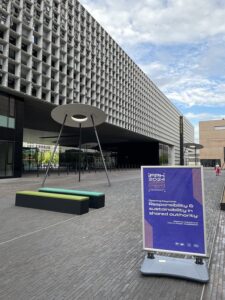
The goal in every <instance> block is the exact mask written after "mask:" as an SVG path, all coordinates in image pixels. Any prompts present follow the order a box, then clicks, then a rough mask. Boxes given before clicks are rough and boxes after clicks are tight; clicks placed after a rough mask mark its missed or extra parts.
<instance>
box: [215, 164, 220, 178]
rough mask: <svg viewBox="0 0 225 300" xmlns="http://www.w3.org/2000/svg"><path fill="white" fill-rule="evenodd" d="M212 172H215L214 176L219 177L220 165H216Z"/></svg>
mask: <svg viewBox="0 0 225 300" xmlns="http://www.w3.org/2000/svg"><path fill="white" fill-rule="evenodd" d="M214 170H215V173H216V176H219V175H220V173H221V168H220V165H216V166H215V168H214Z"/></svg>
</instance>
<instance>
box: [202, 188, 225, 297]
mask: <svg viewBox="0 0 225 300" xmlns="http://www.w3.org/2000/svg"><path fill="white" fill-rule="evenodd" d="M224 193H225V184H224V186H223V192H222V195H221V199H220V202H222V200H223V197H224ZM221 212H222V211H221V209H220V212H219V216H218V221H217V224H216V228H215V232H214V236H213V242H212V249H211V252H210V255H209V260H208V267H210V263H211V258H212V254H213V251H214V244H215V240H216V236H217V231H218V227H219V222H220V216H221ZM205 287H206V283H204V285H203V288H202V293H201V297H200V300H204V298H203V297H204V293H205Z"/></svg>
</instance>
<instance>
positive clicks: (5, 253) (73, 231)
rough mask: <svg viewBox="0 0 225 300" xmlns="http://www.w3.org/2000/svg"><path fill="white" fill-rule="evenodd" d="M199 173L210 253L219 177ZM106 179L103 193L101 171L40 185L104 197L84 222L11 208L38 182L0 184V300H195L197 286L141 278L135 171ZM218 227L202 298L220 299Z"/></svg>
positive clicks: (224, 236)
mask: <svg viewBox="0 0 225 300" xmlns="http://www.w3.org/2000/svg"><path fill="white" fill-rule="evenodd" d="M204 175H205V198H206V199H205V201H206V225H207V240H208V252H209V253H210V252H211V251H212V249H213V245H212V242H213V238H214V235H215V230H216V226H217V223H218V218H219V215H220V209H219V202H220V198H221V194H222V190H223V185H224V177H225V176H224V174H222V176H217V177H216V176H215V174H214V173H213V171H212V170H205V172H204ZM110 178H111V181H112V186H111V187H108V186H107V181H106V179H105V175H104V173H103V172H97V173H90V174H89V173H88V174H82V181H81V182H80V183H78V182H77V179H78V176H77V175H74V176H73V175H68V176H67V175H65V176H62V175H61V176H57V175H51V176H49V178H48V179H47V182H46V186H58V187H65V188H86V189H87V190H96V191H101V192H105V194H106V206H105V207H104V208H101V209H98V210H94V209H93V210H90V212H89V213H88V214H85V215H82V216H77V215H76V216H73V215H68V214H62V213H55V212H49V211H43V210H35V209H28V208H22V207H15V206H14V202H15V192H16V191H17V190H25V189H37V188H38V187H39V186H40V184H41V179H42V178H36V177H25V178H21V179H12V180H8V179H7V180H6V179H4V180H2V181H0V299H4V300H5V299H10V300H17V299H21V300H22V299H23V300H30V299H35V300H36V299H37V300H39V299H40V300H42V299H43V300H46V299H47V300H49V299H60V300H61V299H73V300H74V299H82V300H86V299H87V300H89V299H96V300H101V299H104V300H105V299H110V300H111V299H116V300H118V299H131V300H133V299H138V300H142V299H143V300H147V299H148V300H151V299H153V300H155V299H157V300H158V299H166V300H168V299H179V300H180V299H182V300H195V299H200V297H201V293H202V289H203V285H202V284H199V283H194V282H190V281H185V280H179V279H173V278H165V277H143V276H142V275H141V274H140V272H139V268H140V265H141V263H142V260H143V258H144V252H143V250H142V217H141V182H140V171H139V170H128V171H116V172H110ZM221 218H222V217H221ZM224 222H225V218H224V220H223V222H222V220H220V225H219V227H218V229H219V230H218V235H217V239H216V244H215V245H216V247H215V248H214V251H215V252H216V253H217V254H218V257H220V260H219V262H218V260H217V259H216V256H213V258H212V261H211V279H210V282H209V284H208V285H207V286H206V288H205V297H206V298H204V299H214V298H207V297H208V295H209V297H214V295H216V297H218V299H220V298H219V297H220V296H224V289H225V287H224V284H223V280H220V278H221V276H223V274H224V271H223V268H222V266H223V264H224V253H223V247H222V246H223V243H224V242H225V232H224ZM54 224H56V225H54ZM8 240H11V241H9V242H7V241H8ZM219 255H220V256H219ZM218 272H220V273H218ZM217 274H220V275H219V276H218V275H217ZM215 299H217V298H215ZM221 299H222V298H221Z"/></svg>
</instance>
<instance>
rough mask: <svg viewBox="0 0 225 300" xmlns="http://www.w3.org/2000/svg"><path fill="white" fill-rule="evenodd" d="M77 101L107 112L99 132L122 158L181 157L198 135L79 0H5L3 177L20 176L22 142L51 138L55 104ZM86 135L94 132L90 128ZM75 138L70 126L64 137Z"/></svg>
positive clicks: (0, 11)
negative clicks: (52, 114)
mask: <svg viewBox="0 0 225 300" xmlns="http://www.w3.org/2000/svg"><path fill="white" fill-rule="evenodd" d="M76 102H79V103H85V104H89V105H93V106H95V107H98V108H100V109H102V110H103V111H104V112H105V113H106V114H107V120H106V122H105V123H104V124H103V125H101V126H99V128H98V130H99V135H100V138H101V142H102V146H103V149H104V150H105V151H113V152H114V153H117V161H118V163H123V162H125V163H129V164H130V165H132V164H133V165H135V164H139V165H141V164H156V165H158V164H179V163H180V162H182V161H183V158H182V156H183V143H184V142H193V139H194V129H193V127H192V125H191V124H190V123H189V122H188V121H187V120H186V119H185V118H183V117H182V115H181V113H180V112H179V111H178V109H177V108H176V107H175V106H174V105H173V104H172V103H171V102H170V101H169V100H168V99H167V97H166V96H165V95H164V94H163V93H162V92H161V91H160V90H159V89H158V87H157V86H156V85H155V84H154V83H153V82H152V81H151V80H150V79H149V78H148V76H147V75H146V74H145V73H144V72H143V71H142V70H141V69H140V68H139V67H138V66H137V65H136V64H135V63H134V61H132V60H131V59H130V57H129V56H128V55H127V54H126V53H125V52H124V51H123V49H121V47H120V46H119V45H118V44H117V43H116V42H115V41H114V40H113V39H112V38H111V37H110V35H109V34H108V33H107V32H106V31H105V30H104V29H103V28H102V27H101V26H100V25H99V24H98V22H97V21H96V20H95V19H94V18H93V17H92V16H91V15H90V14H89V12H87V10H86V9H85V8H84V7H83V6H82V5H81V4H80V3H79V2H78V1H77V0H60V1H59V0H34V1H30V0H0V129H1V130H0V145H1V147H0V160H1V161H0V177H10V176H20V175H21V170H22V144H23V142H28V143H30V141H31V139H32V140H34V139H35V137H36V138H37V140H38V142H37V143H40V138H41V137H47V136H52V139H49V140H48V143H52V142H54V140H55V139H56V138H55V137H54V135H55V134H56V133H57V132H58V129H59V125H58V124H56V123H55V122H54V121H53V120H52V119H51V117H50V113H51V110H52V109H53V108H54V107H55V106H57V105H63V104H69V103H76ZM40 132H41V134H40ZM46 132H51V134H50V133H49V134H46ZM52 133H54V134H52ZM65 135H66V136H65ZM72 135H74V136H72ZM83 136H84V139H85V142H91V141H93V139H94V134H93V133H92V132H91V131H90V130H88V129H87V130H86V131H85V134H83ZM77 139H78V138H77V133H76V132H75V131H74V130H71V129H70V128H65V130H64V136H63V137H62V138H61V140H60V144H61V145H64V146H76V143H77ZM42 141H43V143H45V142H47V138H46V139H42Z"/></svg>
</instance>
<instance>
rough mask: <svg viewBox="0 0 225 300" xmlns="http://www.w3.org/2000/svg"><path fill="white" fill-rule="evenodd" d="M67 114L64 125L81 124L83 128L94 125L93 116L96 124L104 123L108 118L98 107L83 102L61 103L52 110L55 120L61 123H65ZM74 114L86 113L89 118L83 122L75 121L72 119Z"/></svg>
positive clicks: (77, 125)
mask: <svg viewBox="0 0 225 300" xmlns="http://www.w3.org/2000/svg"><path fill="white" fill-rule="evenodd" d="M65 115H67V118H66V122H65V124H64V125H65V126H69V127H80V124H81V127H82V128H87V127H92V126H93V124H92V119H91V116H93V119H94V124H95V126H97V125H100V124H102V123H104V122H105V120H106V114H105V113H104V111H102V110H101V109H99V108H97V107H94V106H91V105H87V104H81V103H74V104H65V105H59V106H57V107H56V108H54V109H53V110H52V112H51V116H52V118H53V120H55V121H56V122H58V123H60V124H63V121H64V118H65ZM74 115H84V116H85V117H87V118H88V119H87V121H85V122H81V123H79V122H75V121H74V120H72V117H73V116H74Z"/></svg>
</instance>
